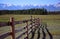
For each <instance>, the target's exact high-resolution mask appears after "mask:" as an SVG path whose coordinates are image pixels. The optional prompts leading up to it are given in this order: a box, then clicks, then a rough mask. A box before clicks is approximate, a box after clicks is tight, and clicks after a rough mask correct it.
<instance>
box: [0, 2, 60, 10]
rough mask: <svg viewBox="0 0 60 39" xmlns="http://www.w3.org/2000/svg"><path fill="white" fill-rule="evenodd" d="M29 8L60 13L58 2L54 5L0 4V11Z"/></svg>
mask: <svg viewBox="0 0 60 39" xmlns="http://www.w3.org/2000/svg"><path fill="white" fill-rule="evenodd" d="M31 8H45V9H47V10H48V11H60V2H59V3H57V4H54V5H51V4H48V5H37V4H35V5H15V4H14V5H13V4H0V10H23V9H31Z"/></svg>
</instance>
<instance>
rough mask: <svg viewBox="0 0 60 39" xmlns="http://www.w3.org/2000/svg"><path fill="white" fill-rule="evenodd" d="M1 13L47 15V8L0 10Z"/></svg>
mask: <svg viewBox="0 0 60 39" xmlns="http://www.w3.org/2000/svg"><path fill="white" fill-rule="evenodd" d="M3 14H28V15H31V14H32V15H47V10H46V9H28V10H0V15H3Z"/></svg>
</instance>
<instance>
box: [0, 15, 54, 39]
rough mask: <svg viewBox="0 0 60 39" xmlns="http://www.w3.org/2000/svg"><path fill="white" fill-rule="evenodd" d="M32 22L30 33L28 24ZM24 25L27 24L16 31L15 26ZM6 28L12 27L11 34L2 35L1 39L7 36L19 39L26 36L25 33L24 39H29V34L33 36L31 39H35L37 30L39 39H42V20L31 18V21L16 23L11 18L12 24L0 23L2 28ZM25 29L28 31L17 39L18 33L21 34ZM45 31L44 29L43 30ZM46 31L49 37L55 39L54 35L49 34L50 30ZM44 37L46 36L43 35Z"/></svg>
mask: <svg viewBox="0 0 60 39" xmlns="http://www.w3.org/2000/svg"><path fill="white" fill-rule="evenodd" d="M29 21H30V22H31V23H30V25H31V27H30V29H31V31H30V32H29V30H30V29H29V28H28V27H29V24H28V22H29ZM22 23H26V27H23V28H22V29H20V30H15V25H16V24H22ZM4 26H11V32H9V33H5V34H2V35H0V39H4V38H6V37H7V36H9V35H11V37H12V39H19V38H20V37H21V36H22V35H24V34H25V33H26V35H27V36H26V37H25V38H24V39H29V34H30V33H31V34H32V36H31V38H30V39H34V35H35V32H36V30H37V29H38V37H37V39H39V38H40V27H41V20H40V19H39V18H37V19H36V18H34V19H33V18H32V16H31V19H30V20H23V21H15V20H14V18H13V17H11V18H10V22H7V23H6V22H3V23H1V22H0V27H4ZM23 29H26V31H25V32H23V33H22V34H21V35H20V36H18V37H17V38H15V33H17V32H19V31H22V30H23ZM42 29H43V28H42ZM45 29H46V31H47V32H48V34H49V36H50V39H53V37H52V35H51V33H50V32H49V30H48V29H47V28H45ZM42 32H43V33H44V31H43V30H42ZM43 35H44V34H43Z"/></svg>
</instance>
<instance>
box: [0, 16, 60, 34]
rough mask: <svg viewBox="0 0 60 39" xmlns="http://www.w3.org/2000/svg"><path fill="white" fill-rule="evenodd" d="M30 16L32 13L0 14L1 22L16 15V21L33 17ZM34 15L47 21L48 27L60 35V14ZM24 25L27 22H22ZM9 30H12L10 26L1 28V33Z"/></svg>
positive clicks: (53, 32)
mask: <svg viewBox="0 0 60 39" xmlns="http://www.w3.org/2000/svg"><path fill="white" fill-rule="evenodd" d="M30 16H31V15H0V22H8V21H9V19H10V17H14V19H15V20H16V21H18V20H19V21H20V20H27V19H31V17H30ZM32 16H33V18H40V19H41V21H42V22H45V23H47V25H48V29H49V30H50V32H51V33H52V34H53V35H60V15H32ZM23 25H25V24H21V25H20V26H23ZM18 27H19V26H18ZM6 28H7V29H6ZM9 31H10V27H1V28H0V34H1V33H5V32H9Z"/></svg>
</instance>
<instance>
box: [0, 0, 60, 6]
mask: <svg viewBox="0 0 60 39" xmlns="http://www.w3.org/2000/svg"><path fill="white" fill-rule="evenodd" d="M58 2H60V0H0V3H3V4H15V5H48V4H56V3H58Z"/></svg>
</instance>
